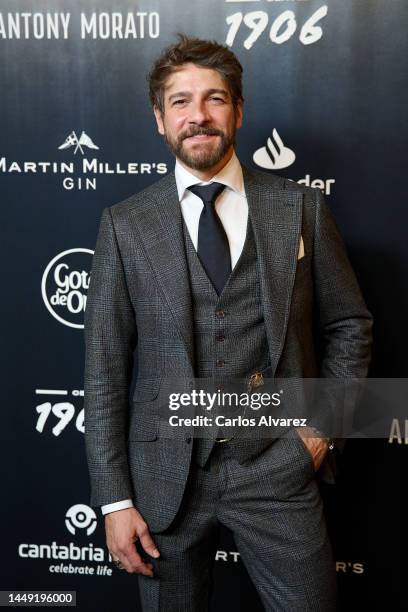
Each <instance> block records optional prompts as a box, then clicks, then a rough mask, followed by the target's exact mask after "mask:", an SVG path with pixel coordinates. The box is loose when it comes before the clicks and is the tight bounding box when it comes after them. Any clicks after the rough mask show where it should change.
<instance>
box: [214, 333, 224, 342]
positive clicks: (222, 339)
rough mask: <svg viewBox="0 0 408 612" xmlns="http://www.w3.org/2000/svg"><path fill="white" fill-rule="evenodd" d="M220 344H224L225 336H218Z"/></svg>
mask: <svg viewBox="0 0 408 612" xmlns="http://www.w3.org/2000/svg"><path fill="white" fill-rule="evenodd" d="M216 338H217V340H218V342H224V340H225V336H224V334H218V336H216Z"/></svg>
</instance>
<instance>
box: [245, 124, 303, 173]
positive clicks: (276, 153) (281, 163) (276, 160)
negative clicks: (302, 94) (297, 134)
mask: <svg viewBox="0 0 408 612" xmlns="http://www.w3.org/2000/svg"><path fill="white" fill-rule="evenodd" d="M295 159H296V155H295V153H294V152H293V151H292V149H289V147H285V145H284V144H283V141H282V139H281V137H280V136H279V134H278V131H277V130H276V129H275V128H273V131H272V138H268V140H267V142H266V146H265V147H261V148H260V149H258V150H257V151H255V153H254V155H253V160H254V162H255V163H256V165H257V166H260V167H261V168H266V169H267V170H279V169H281V168H287V167H288V166H290V165H292V164H293V162H294V161H295Z"/></svg>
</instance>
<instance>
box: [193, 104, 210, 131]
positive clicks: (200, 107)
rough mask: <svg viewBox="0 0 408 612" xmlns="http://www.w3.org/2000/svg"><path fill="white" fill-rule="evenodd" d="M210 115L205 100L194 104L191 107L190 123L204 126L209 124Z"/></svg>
mask: <svg viewBox="0 0 408 612" xmlns="http://www.w3.org/2000/svg"><path fill="white" fill-rule="evenodd" d="M209 120H210V115H209V112H208V109H207V106H206V104H205V101H204V100H200V101H196V102H194V103H193V104H192V105H191V107H190V116H189V119H188V121H189V123H193V124H197V125H203V124H205V123H208V121H209Z"/></svg>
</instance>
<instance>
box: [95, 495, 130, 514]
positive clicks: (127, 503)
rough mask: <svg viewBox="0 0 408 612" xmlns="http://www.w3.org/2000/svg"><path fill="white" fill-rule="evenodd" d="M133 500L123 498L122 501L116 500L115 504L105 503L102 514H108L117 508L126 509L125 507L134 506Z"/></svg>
mask: <svg viewBox="0 0 408 612" xmlns="http://www.w3.org/2000/svg"><path fill="white" fill-rule="evenodd" d="M133 507H134V506H133V502H132V500H131V499H130V498H129V499H123V500H122V501H118V502H114V503H113V504H105V505H104V506H101V511H102V514H108V513H109V512H115V511H116V510H124V509H125V508H133Z"/></svg>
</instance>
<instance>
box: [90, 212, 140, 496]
mask: <svg viewBox="0 0 408 612" xmlns="http://www.w3.org/2000/svg"><path fill="white" fill-rule="evenodd" d="M136 342H137V330H136V323H135V317H134V311H133V307H132V304H131V301H130V298H129V293H128V288H127V285H126V279H125V274H124V270H123V265H122V260H121V255H120V251H119V247H118V243H117V239H116V235H115V229H114V225H113V220H112V215H111V212H110V210H109V208H105V209H104V210H103V212H102V217H101V221H100V226H99V232H98V237H97V242H96V247H95V253H94V257H93V262H92V269H91V278H90V284H89V287H88V296H87V304H86V310H85V370H84V411H85V446H86V455H87V461H88V469H89V475H90V483H91V500H90V504H91V506H101V505H104V504H110V503H113V502H117V501H118V500H123V499H127V498H131V497H133V494H134V492H133V489H132V484H131V479H130V473H129V466H128V459H127V421H128V411H129V405H128V402H129V387H130V383H131V378H132V372H133V351H134V349H135V346H136Z"/></svg>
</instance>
